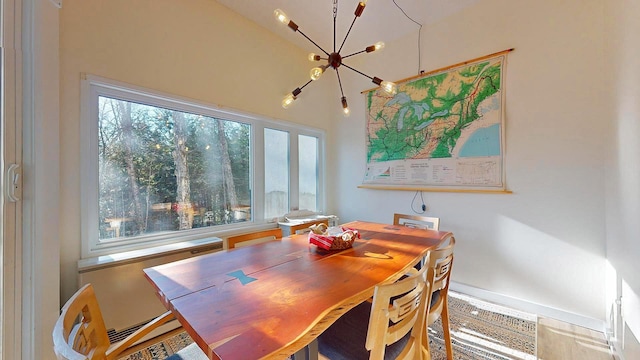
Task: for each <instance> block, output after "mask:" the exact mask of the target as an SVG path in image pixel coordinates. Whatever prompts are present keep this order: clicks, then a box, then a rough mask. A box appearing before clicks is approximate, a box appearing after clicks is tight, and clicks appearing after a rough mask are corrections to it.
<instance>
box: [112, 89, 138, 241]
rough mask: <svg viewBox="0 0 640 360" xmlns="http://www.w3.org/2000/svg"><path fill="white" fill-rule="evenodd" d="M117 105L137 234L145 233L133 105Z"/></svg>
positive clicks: (119, 102) (122, 102) (126, 103)
mask: <svg viewBox="0 0 640 360" xmlns="http://www.w3.org/2000/svg"><path fill="white" fill-rule="evenodd" d="M117 104H118V112H119V113H120V126H121V128H122V140H123V143H124V151H125V164H126V171H127V177H128V178H129V184H130V186H131V195H132V196H133V199H132V200H133V214H131V215H132V217H133V219H134V221H135V223H136V227H137V229H136V230H137V232H138V233H144V231H145V226H144V221H143V219H142V204H141V202H140V188H139V187H138V181H137V180H136V165H135V163H134V162H133V157H134V143H135V141H134V134H133V120H132V119H131V103H129V102H124V101H118V102H117Z"/></svg>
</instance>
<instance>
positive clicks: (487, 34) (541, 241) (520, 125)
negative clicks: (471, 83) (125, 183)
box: [335, 0, 610, 320]
mask: <svg viewBox="0 0 640 360" xmlns="http://www.w3.org/2000/svg"><path fill="white" fill-rule="evenodd" d="M372 6H373V5H372ZM603 9H604V2H602V1H599V0H567V1H554V0H543V1H509V0H484V1H480V2H478V3H477V4H476V5H474V6H473V7H471V8H468V9H466V10H464V11H463V12H461V13H458V14H455V15H453V16H451V17H449V18H446V19H444V20H442V21H440V22H438V23H435V24H431V25H425V26H424V27H423V29H422V42H421V48H422V68H423V69H424V70H427V71H428V70H432V69H437V68H441V67H444V66H447V65H450V64H455V63H458V62H461V61H465V60H469V59H472V58H475V57H479V56H483V55H486V54H490V53H493V52H497V51H501V50H505V49H508V48H515V51H513V52H512V53H510V54H509V56H508V65H507V70H506V85H505V90H506V97H507V100H506V117H507V119H506V153H507V157H506V171H507V184H508V188H509V189H510V190H512V191H513V194H511V195H495V194H464V193H425V198H426V202H427V205H428V207H429V211H428V215H432V216H439V217H440V218H441V223H440V227H441V229H443V230H450V231H452V232H453V233H454V234H455V236H456V238H457V240H458V242H457V248H456V261H455V266H454V271H453V275H452V276H453V280H454V281H456V282H459V283H463V284H467V285H471V286H474V287H477V288H481V289H486V290H490V291H494V292H497V293H501V294H504V295H507V296H511V297H515V298H519V299H526V300H529V301H531V302H534V303H539V304H542V305H546V306H549V307H553V308H557V309H561V310H565V311H568V312H574V313H577V314H580V315H583V316H587V317H592V318H595V319H600V320H604V318H605V311H604V309H605V305H604V304H605V299H604V294H603V291H602V287H603V284H604V270H605V241H604V238H605V223H604V216H605V213H604V206H605V198H604V181H605V178H604V160H605V154H604V152H605V145H606V137H605V136H604V134H606V133H607V128H608V127H609V126H610V120H609V119H610V117H609V114H608V109H609V108H608V104H607V102H606V101H605V100H604V99H603V95H604V94H605V93H606V89H603V84H604V78H605V75H606V74H605V72H604V71H603V69H608V68H609V65H610V64H609V63H608V59H606V58H605V54H603V44H604V31H603V30H604V22H603V11H604V10H603ZM407 21H409V20H407ZM416 38H417V30H416V34H413V35H410V36H407V37H406V38H403V39H400V40H398V41H396V42H392V43H388V44H387V46H386V47H385V49H384V52H383V53H380V54H379V55H377V54H376V56H373V54H372V56H371V57H370V58H367V62H364V64H363V70H364V71H365V72H366V73H376V75H377V76H379V77H381V78H384V79H389V80H396V79H403V78H406V77H410V76H413V75H415V74H417V50H416V48H417V43H416ZM367 87H368V85H367V84H366V83H362V85H361V87H360V88H358V89H357V90H358V91H360V90H363V89H366V88H367ZM369 87H370V86H369ZM349 96H351V98H352V99H356V98H357V97H359V99H358V100H357V101H354V100H352V101H351V104H352V106H353V109H352V110H353V113H352V115H351V118H350V119H349V121H343V122H341V123H340V126H339V128H337V129H336V132H335V146H336V147H337V150H338V152H339V154H340V157H339V158H338V160H337V161H338V162H337V172H338V174H339V179H340V180H339V182H337V184H336V185H337V199H339V203H340V206H339V207H338V209H339V212H338V216H339V217H340V219H341V221H349V220H355V219H361V220H372V221H380V222H384V221H386V222H389V221H392V216H393V213H394V212H403V213H410V212H411V208H410V204H411V200H412V198H413V196H414V192H409V191H407V192H403V191H388V190H370V189H357V188H356V187H357V186H358V185H359V184H361V181H362V177H363V174H364V169H365V148H364V141H365V140H364V133H365V116H364V99H363V96H362V95H358V94H357V93H355V92H352V93H351V94H350V95H349Z"/></svg>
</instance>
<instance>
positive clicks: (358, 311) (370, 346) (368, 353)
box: [318, 255, 430, 360]
mask: <svg viewBox="0 0 640 360" xmlns="http://www.w3.org/2000/svg"><path fill="white" fill-rule="evenodd" d="M428 257H429V255H427V257H426V258H425V261H426V262H428V261H429V260H428ZM426 274H427V268H426V267H423V268H422V269H421V270H419V271H415V272H413V273H412V274H411V275H409V276H407V277H405V278H403V279H401V280H398V281H396V282H394V283H390V284H383V285H378V286H376V288H375V291H374V295H373V302H372V303H369V302H367V301H365V302H363V303H362V304H360V305H358V306H356V307H355V308H353V309H352V310H350V311H349V312H347V313H346V314H344V315H343V316H342V317H340V318H339V319H338V320H336V322H335V323H334V324H332V325H331V326H330V327H329V328H328V329H327V330H325V331H324V332H323V333H322V334H321V335H320V337H318V348H319V352H320V354H321V355H323V356H325V357H327V358H329V359H356V360H357V359H376V360H382V359H386V358H392V359H414V360H417V359H420V360H421V359H423V356H424V352H423V348H422V346H421V339H422V338H423V337H425V336H426V334H424V333H425V331H426V326H425V324H426V323H425V315H426V304H427V302H426V301H427V295H428V293H429V292H430V291H429V284H428V282H427V281H426ZM367 319H368V322H367Z"/></svg>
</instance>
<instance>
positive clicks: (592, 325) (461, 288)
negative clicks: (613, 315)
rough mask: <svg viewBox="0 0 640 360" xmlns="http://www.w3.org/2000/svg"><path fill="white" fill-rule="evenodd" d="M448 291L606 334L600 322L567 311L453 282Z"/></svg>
mask: <svg viewBox="0 0 640 360" xmlns="http://www.w3.org/2000/svg"><path fill="white" fill-rule="evenodd" d="M449 289H451V290H452V291H455V292H459V293H462V294H466V295H470V296H473V297H476V298H478V299H481V300H485V301H489V302H492V303H495V304H498V305H504V306H507V307H510V308H513V309H516V310H520V311H525V312H528V313H532V314H537V315H539V316H542V317H548V318H552V319H557V320H561V321H564V322H567V323H570V324H574V325H578V326H582V327H585V328H588V329H591V330H595V331H600V332H603V333H605V334H606V333H607V332H606V324H605V322H604V321H602V320H598V319H594V318H590V317H587V316H583V315H579V314H574V313H571V312H568V311H564V310H559V309H555V308H552V307H548V306H545V305H540V304H536V303H532V302H529V301H526V300H522V299H516V298H513V297H510V296H507V295H502V294H498V293H495V292H492V291H488V290H484V289H480V288H476V287H473V286H469V285H465V284H461V283H456V282H454V281H452V282H451V284H450V285H449Z"/></svg>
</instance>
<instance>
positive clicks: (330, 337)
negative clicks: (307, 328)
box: [318, 301, 411, 360]
mask: <svg viewBox="0 0 640 360" xmlns="http://www.w3.org/2000/svg"><path fill="white" fill-rule="evenodd" d="M370 314H371V303H370V302H368V301H365V302H363V303H362V304H360V305H358V306H356V307H354V308H353V309H351V310H349V311H348V312H347V313H346V314H344V315H342V316H341V317H340V318H338V320H336V322H335V323H333V324H332V325H331V326H330V327H329V328H328V329H327V330H325V331H324V332H323V333H322V334H321V335H320V336H319V337H318V349H319V351H320V354H322V355H323V356H325V357H327V358H329V359H330V360H368V359H369V351H368V350H367V349H366V348H365V341H366V339H367V329H368V326H369V315H370ZM409 335H411V334H410V333H409V334H407V335H405V336H404V337H403V338H402V339H401V340H399V341H397V342H395V343H393V344H391V345H389V346H387V347H386V350H385V354H384V358H385V359H395V358H397V357H398V355H399V354H400V352H401V351H402V349H403V348H404V346H405V345H406V343H407V341H408V340H409Z"/></svg>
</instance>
